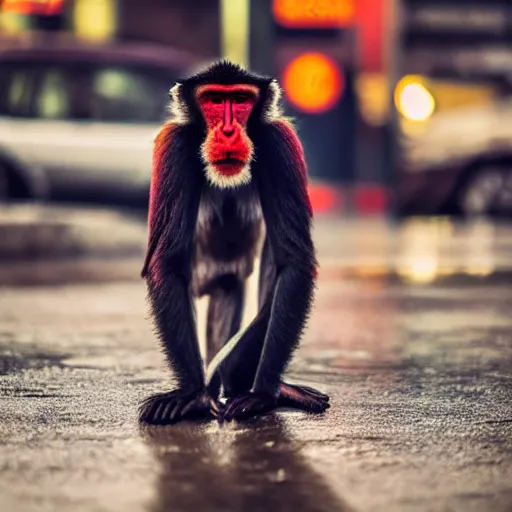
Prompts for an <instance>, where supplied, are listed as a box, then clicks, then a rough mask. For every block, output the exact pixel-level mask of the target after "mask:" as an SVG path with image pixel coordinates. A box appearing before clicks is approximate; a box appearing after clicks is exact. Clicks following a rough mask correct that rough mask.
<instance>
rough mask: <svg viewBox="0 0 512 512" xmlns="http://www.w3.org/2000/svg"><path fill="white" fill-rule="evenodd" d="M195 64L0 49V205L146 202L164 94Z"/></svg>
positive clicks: (86, 49)
mask: <svg viewBox="0 0 512 512" xmlns="http://www.w3.org/2000/svg"><path fill="white" fill-rule="evenodd" d="M200 64H201V62H200V61H199V60H198V59H196V58H195V57H192V56H190V55H188V54H186V53H183V52H180V51H177V50H174V49H172V48H168V47H160V46H150V45H136V46H134V45H120V44H116V45H109V46H90V45H84V44H80V43H79V42H73V43H70V42H66V43H55V42H52V43H49V44H30V45H25V46H14V45H13V46H12V47H8V48H0V201H2V200H3V201H5V200H9V199H11V198H15V199H42V200H65V201H67V200H72V201H74V200H79V201H80V200H85V201H87V200H93V201H101V202H102V201H113V202H121V203H126V204H134V203H139V204H140V205H145V204H147V195H148V190H149V180H150V172H151V153H152V141H153V138H154V136H155V134H156V132H157V130H158V128H159V126H160V124H161V123H162V121H164V119H165V118H166V116H167V111H166V109H167V104H168V92H169V89H170V87H171V86H172V85H173V84H174V82H175V81H176V80H177V79H178V78H179V77H180V76H182V75H183V74H186V73H188V72H189V71H191V70H193V69H194V68H196V67H197V66H199V65H200Z"/></svg>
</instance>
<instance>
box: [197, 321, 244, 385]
mask: <svg viewBox="0 0 512 512" xmlns="http://www.w3.org/2000/svg"><path fill="white" fill-rule="evenodd" d="M245 331H246V329H240V330H239V331H238V332H237V333H236V334H235V335H234V336H233V337H232V338H230V339H229V340H228V341H227V342H226V344H225V345H224V346H223V347H222V348H221V349H220V350H219V351H218V352H217V354H215V357H214V358H213V359H212V360H211V361H210V364H209V365H208V366H207V367H206V387H208V386H209V385H210V383H211V381H212V379H213V377H214V375H215V373H216V372H217V370H218V369H219V366H220V365H221V364H222V362H223V361H224V360H225V359H226V357H228V356H229V354H231V352H232V351H233V350H234V348H235V347H236V346H237V345H238V342H239V341H240V338H241V337H242V336H243V335H244V333H245Z"/></svg>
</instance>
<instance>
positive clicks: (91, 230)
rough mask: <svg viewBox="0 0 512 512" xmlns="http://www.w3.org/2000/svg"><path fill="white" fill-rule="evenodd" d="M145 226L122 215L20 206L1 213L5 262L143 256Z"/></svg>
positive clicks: (0, 248)
mask: <svg viewBox="0 0 512 512" xmlns="http://www.w3.org/2000/svg"><path fill="white" fill-rule="evenodd" d="M146 237H147V234H146V226H145V224H144V223H142V222H141V221H140V220H138V221H135V220H133V221H130V220H129V219H128V217H127V216H126V215H123V214H122V213H118V212H113V211H108V210H99V211H98V210H87V209H84V210H76V209H72V208H69V209H67V208H47V207H37V206H33V205H30V206H15V207H7V208H5V207H4V208H2V209H0V261H9V262H12V261H21V260H23V261H39V260H60V259H69V258H79V257H115V256H120V257H135V256H141V255H143V253H144V250H145V244H146Z"/></svg>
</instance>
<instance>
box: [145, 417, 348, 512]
mask: <svg viewBox="0 0 512 512" xmlns="http://www.w3.org/2000/svg"><path fill="white" fill-rule="evenodd" d="M142 432H143V435H144V438H145V439H146V441H147V442H148V444H150V446H151V448H152V449H153V451H154V453H155V456H156V458H157V459H158V461H159V462H160V466H161V467H160V476H159V479H158V483H157V486H158V488H157V494H158V498H157V500H156V502H155V503H154V504H153V505H152V506H151V508H150V510H151V511H152V512H164V511H165V512H170V511H172V512H181V511H187V512H188V511H194V512H196V511H197V512H217V511H219V512H220V511H222V512H238V511H243V512H252V511H266V510H269V511H272V512H279V511H285V510H286V511H290V510H292V511H294V512H299V511H315V512H317V511H318V512H324V511H325V512H347V511H348V510H349V508H348V507H347V506H346V505H345V504H344V503H343V502H342V501H341V500H340V499H339V498H338V497H336V495H335V494H334V493H333V491H332V490H331V489H330V488H329V487H328V485H327V484H326V483H325V482H324V481H323V479H322V477H321V476H320V475H318V474H317V473H316V472H315V471H313V470H312V468H310V466H309V465H308V463H307V462H306V461H305V459H304V457H303V456H302V455H301V453H300V450H299V448H298V447H297V446H296V444H295V443H294V441H293V440H292V438H291V437H290V435H289V433H288V432H287V429H286V425H285V422H284V420H283V419H282V418H280V417H278V416H276V415H272V416H267V417H264V418H261V419H259V420H253V421H252V422H251V423H245V424H238V425H236V424H235V425H233V424H230V425H224V426H222V427H221V428H219V427H218V425H217V424H216V423H209V424H202V425H201V424H191V423H180V424H177V425H174V426H172V427H168V428H162V427H145V428H143V431H142Z"/></svg>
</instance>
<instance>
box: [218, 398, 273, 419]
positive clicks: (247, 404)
mask: <svg viewBox="0 0 512 512" xmlns="http://www.w3.org/2000/svg"><path fill="white" fill-rule="evenodd" d="M275 407H276V400H275V398H273V397H271V396H263V395H256V394H255V393H245V394H243V395H240V396H238V397H236V398H233V399H232V400H230V401H229V402H228V405H227V407H226V409H225V411H224V412H223V414H222V415H221V416H220V417H219V421H232V420H239V421H241V420H246V419H248V418H251V417H253V416H262V415H264V414H266V413H268V412H270V411H271V410H273V409H274V408H275Z"/></svg>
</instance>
